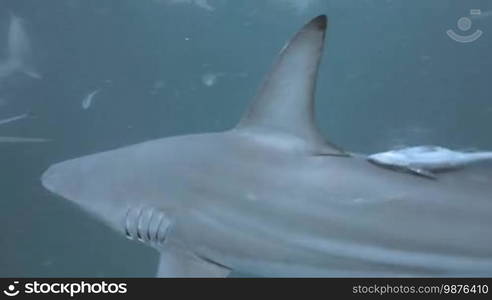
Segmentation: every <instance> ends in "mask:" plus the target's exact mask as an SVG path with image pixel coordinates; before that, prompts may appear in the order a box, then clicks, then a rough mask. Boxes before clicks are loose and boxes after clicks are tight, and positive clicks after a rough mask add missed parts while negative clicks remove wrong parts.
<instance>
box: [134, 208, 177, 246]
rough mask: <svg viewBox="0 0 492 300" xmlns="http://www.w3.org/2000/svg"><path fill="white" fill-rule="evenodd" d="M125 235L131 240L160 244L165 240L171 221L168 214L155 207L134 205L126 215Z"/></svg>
mask: <svg viewBox="0 0 492 300" xmlns="http://www.w3.org/2000/svg"><path fill="white" fill-rule="evenodd" d="M124 224H125V226H124V227H125V235H126V237H127V238H128V239H130V240H135V239H136V240H138V241H140V242H142V243H149V244H151V245H154V246H158V245H159V244H161V243H162V242H164V240H165V237H166V232H167V227H168V226H169V222H167V218H166V215H165V214H164V213H163V212H162V211H160V210H158V209H155V208H145V207H144V208H142V207H133V208H130V209H128V211H127V213H126V216H125V223H124Z"/></svg>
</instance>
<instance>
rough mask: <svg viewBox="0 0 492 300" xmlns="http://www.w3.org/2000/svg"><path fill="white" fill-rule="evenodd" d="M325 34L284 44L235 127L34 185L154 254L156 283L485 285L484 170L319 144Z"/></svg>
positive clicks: (152, 146)
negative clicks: (409, 280)
mask: <svg viewBox="0 0 492 300" xmlns="http://www.w3.org/2000/svg"><path fill="white" fill-rule="evenodd" d="M327 24H328V20H327V17H326V15H320V16H318V17H315V18H314V19H312V20H311V21H309V22H308V23H306V24H305V25H304V26H303V27H302V28H301V29H300V30H299V31H298V32H297V33H296V34H295V35H294V36H293V37H292V38H291V39H290V40H289V41H288V43H287V44H286V45H285V46H284V47H283V48H282V50H281V52H280V54H279V55H278V58H277V59H276V61H275V63H274V64H273V66H272V68H271V70H270V72H269V73H268V75H267V76H266V78H265V79H264V80H263V83H262V84H261V86H260V88H259V90H258V91H257V94H256V96H255V97H254V98H253V100H252V101H251V104H250V105H249V107H248V108H247V109H246V110H245V113H244V115H243V117H242V118H241V120H240V121H239V123H238V124H237V125H236V126H235V127H233V128H231V129H228V130H225V131H221V132H209V133H200V134H188V135H181V136H172V137H164V138H160V139H156V140H150V141H145V142H142V143H139V144H135V145H129V146H125V147H122V148H118V149H115V150H108V151H104V152H100V153H95V154H89V155H87V156H83V157H79V158H74V159H70V160H67V161H63V162H60V163H55V164H54V165H52V166H50V167H49V168H48V169H47V170H46V171H45V172H44V173H43V174H42V175H41V182H42V185H43V186H44V187H45V188H46V189H47V190H48V191H50V192H51V193H53V194H55V195H57V196H58V197H61V198H63V199H67V200H68V201H69V202H70V203H73V204H74V205H76V207H78V208H79V209H80V210H81V211H83V212H84V213H85V214H86V215H87V217H88V218H92V220H94V222H100V223H101V225H102V224H104V225H105V226H109V227H110V228H112V229H113V230H114V232H115V233H116V234H119V235H121V236H122V237H124V236H126V237H127V238H129V239H131V240H134V241H135V242H137V243H142V244H144V245H147V246H149V247H152V248H154V249H155V250H156V251H157V252H158V255H159V263H158V265H157V272H156V276H158V277H227V276H229V275H230V273H231V272H238V273H243V274H254V275H255V276H260V277H290V276H292V277H301V276H309V277H311V276H313V277H318V276H319V277H324V276H344V277H345V276H355V277H357V276H378V277H379V276H490V275H492V235H491V234H490V229H491V228H492V184H491V183H492V166H491V165H490V164H477V165H474V166H472V167H470V168H466V169H462V170H458V171H455V172H449V173H444V174H442V176H441V177H440V180H438V181H434V180H428V179H426V178H422V177H421V176H415V175H412V174H408V173H403V172H395V171H393V170H389V169H387V168H382V167H380V166H377V165H374V164H372V163H370V162H369V161H367V159H362V158H359V157H357V156H354V155H350V154H349V153H348V152H347V151H345V150H343V149H341V148H340V147H339V146H336V145H335V144H334V143H331V142H329V140H328V139H327V138H326V137H325V135H324V134H322V132H321V130H320V129H319V127H318V125H317V123H316V120H315V101H314V99H315V97H314V96H315V90H316V81H317V75H318V69H319V64H320V60H321V56H322V53H323V51H324V50H323V49H324V44H325V35H326V31H327V28H328V25H327Z"/></svg>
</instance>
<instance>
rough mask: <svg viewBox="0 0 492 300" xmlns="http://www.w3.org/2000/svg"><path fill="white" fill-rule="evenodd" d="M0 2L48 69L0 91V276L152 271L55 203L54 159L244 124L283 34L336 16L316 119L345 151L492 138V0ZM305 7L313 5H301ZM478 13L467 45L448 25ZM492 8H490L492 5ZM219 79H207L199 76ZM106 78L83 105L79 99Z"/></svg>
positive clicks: (0, 10) (134, 248)
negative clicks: (47, 181)
mask: <svg viewBox="0 0 492 300" xmlns="http://www.w3.org/2000/svg"><path fill="white" fill-rule="evenodd" d="M205 2H206V3H208V4H209V5H210V6H211V8H210V7H208V8H207V7H202V6H200V5H199V4H200V3H203V2H200V1H192V0H190V1H182V3H180V2H179V1H176V0H174V1H172V0H154V1H152V0H46V1H35V0H0V51H1V52H0V54H2V57H3V55H4V54H5V53H4V51H3V50H4V49H5V47H6V36H7V27H8V20H9V12H13V13H14V14H16V15H18V16H20V17H22V18H23V19H24V20H25V27H26V30H27V32H28V34H29V37H30V40H31V43H32V49H33V55H34V57H33V63H34V65H35V67H36V69H37V70H38V71H39V73H40V74H41V75H42V79H40V80H37V79H33V78H29V77H27V76H24V75H22V74H15V75H13V76H11V77H9V78H7V79H6V80H5V81H4V82H3V84H2V85H1V87H0V100H1V101H0V119H3V118H8V117H11V116H14V115H18V114H22V113H25V112H29V113H30V117H29V118H28V119H24V120H20V121H18V122H15V123H11V124H6V125H2V126H1V127H0V136H26V137H43V138H49V139H52V140H53V141H52V142H49V143H39V144H36V143H33V144H8V143H0V151H1V153H0V154H1V155H0V228H1V231H2V232H1V234H0V276H152V275H153V273H154V268H155V263H156V261H157V255H156V253H154V251H153V250H151V249H149V248H146V247H144V246H142V245H139V244H136V243H134V242H131V241H127V240H126V239H124V238H123V237H120V236H118V235H116V234H114V233H113V232H112V231H110V230H109V229H107V228H106V227H105V226H104V225H102V224H101V223H99V222H96V221H94V220H93V219H91V218H89V217H88V216H87V215H85V214H83V213H82V212H81V211H79V210H78V209H77V208H76V207H75V206H73V205H72V204H71V203H69V202H68V201H64V200H62V199H58V198H55V197H54V196H53V195H51V194H49V193H48V192H46V191H45V190H44V189H43V188H42V186H41V185H40V180H39V177H40V174H41V173H42V172H43V171H44V170H45V169H46V168H47V167H48V166H49V165H51V164H53V163H55V162H59V161H62V160H65V159H68V158H73V157H78V156H82V155H85V154H89V153H95V152H100V151H103V150H108V149H114V148H118V147H121V146H124V145H129V144H134V143H138V142H141V141H145V140H149V139H154V138H159V137H164V136H171V135H179V134H185V133H195V132H206V131H218V130H223V129H228V128H230V127H232V126H234V125H235V123H236V122H237V120H238V119H239V117H240V115H241V113H242V111H243V110H244V109H245V107H246V106H247V103H248V101H249V99H250V98H251V97H252V96H253V95H254V92H255V90H256V88H257V86H258V85H259V83H260V81H261V78H262V77H263V76H264V74H265V72H267V70H268V68H269V66H270V65H271V63H272V61H273V59H274V57H275V55H276V53H277V52H278V51H279V49H280V48H281V47H282V45H283V44H284V42H285V41H286V40H287V39H288V38H289V37H290V36H291V35H292V34H293V33H294V32H295V31H296V30H297V29H298V28H299V27H300V26H301V25H302V24H303V23H305V22H306V21H307V20H309V19H310V18H312V17H314V16H316V15H319V14H322V13H324V14H327V15H328V16H329V19H330V21H329V31H328V39H327V45H326V50H325V55H324V58H323V59H324V60H323V64H322V67H321V72H320V78H319V81H318V92H317V118H318V121H319V124H320V127H321V128H322V130H323V131H324V132H325V133H326V134H327V136H329V137H330V139H331V140H332V141H333V142H334V143H336V144H338V145H340V146H342V147H343V148H345V149H347V150H349V151H354V152H375V151H380V150H385V149H389V148H391V147H395V146H398V145H416V144H438V145H442V146H445V147H449V148H454V149H470V148H474V149H492V137H491V134H490V129H491V128H492V99H491V85H490V83H489V80H490V78H492V54H491V52H490V49H491V46H492V16H490V12H489V11H490V10H491V9H492V4H491V3H490V1H486V0H482V1H479V0H473V1H462V0H436V1H428V0H418V1H405V0H393V1H390V0H387V1H386V0H365V1H363V0H331V1H330V0H311V1H308V2H305V1H303V0H297V1H291V2H293V3H298V7H296V6H292V5H291V4H289V1H281V0H257V1H253V0H242V1H241V0H215V1H214V0H209V1H205ZM299 3H301V4H305V6H304V7H303V6H302V5H300V4H299ZM470 9H481V10H482V13H483V14H482V16H481V17H477V18H472V20H473V25H472V28H471V29H470V32H473V31H475V30H478V29H480V30H482V31H483V35H482V36H481V37H480V38H479V39H478V40H476V41H474V42H471V43H458V42H456V41H454V40H452V39H450V38H449V37H448V36H447V35H446V30H448V29H454V30H455V31H456V32H459V29H457V24H456V22H457V20H458V19H459V18H460V17H463V16H469V13H470ZM487 12H489V15H487ZM207 74H215V75H216V78H215V79H216V81H215V82H212V84H211V85H207V82H206V81H204V80H203V79H204V78H203V76H205V75H207ZM95 89H101V91H100V93H99V94H98V95H97V96H96V97H95V100H94V102H93V105H92V106H91V107H90V108H89V109H87V110H84V109H82V107H81V102H82V99H83V98H84V97H85V96H86V95H87V94H88V93H89V92H91V91H93V90H95Z"/></svg>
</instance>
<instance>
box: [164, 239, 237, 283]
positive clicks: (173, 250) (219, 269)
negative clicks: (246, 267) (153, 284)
mask: <svg viewBox="0 0 492 300" xmlns="http://www.w3.org/2000/svg"><path fill="white" fill-rule="evenodd" d="M230 272H231V270H230V269H228V268H226V267H224V266H222V265H219V264H217V263H215V262H213V261H210V260H208V259H205V258H202V257H199V256H197V255H195V254H193V253H191V252H189V251H187V250H184V249H182V248H181V247H177V246H174V245H169V244H168V245H165V246H164V247H163V248H162V250H161V256H160V260H159V266H158V268H157V274H156V277H227V276H228V275H229V273H230Z"/></svg>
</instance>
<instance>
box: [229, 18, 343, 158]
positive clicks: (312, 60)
mask: <svg viewBox="0 0 492 300" xmlns="http://www.w3.org/2000/svg"><path fill="white" fill-rule="evenodd" d="M326 26H327V18H326V16H325V15H321V16H318V17H316V18H314V19H312V20H311V21H310V22H309V23H307V24H306V25H304V27H303V28H302V29H301V30H300V31H299V32H298V33H297V34H296V35H295V36H294V37H293V38H292V39H291V40H290V41H289V42H288V43H287V44H286V45H285V47H284V48H283V49H282V51H281V52H280V55H279V57H278V59H277V61H276V63H275V64H274V66H273V69H272V70H271V72H270V74H268V76H267V77H266V79H265V80H264V82H263V84H262V86H261V88H260V90H259V92H258V94H257V95H256V98H255V99H254V100H253V103H252V104H251V106H250V107H249V108H248V110H247V111H246V113H245V115H244V116H243V118H242V120H241V121H240V122H239V124H238V126H237V127H236V129H237V130H244V131H249V132H251V133H253V134H254V133H261V134H266V135H268V134H269V133H273V134H275V133H281V134H282V136H287V137H288V136H291V137H293V140H302V141H303V144H304V148H305V149H306V150H307V151H308V152H309V153H311V154H320V155H345V153H344V152H343V151H341V150H340V149H338V148H337V147H336V146H334V145H331V144H329V143H328V142H327V141H326V139H325V138H324V137H323V135H322V134H321V132H320V131H319V129H318V127H317V125H316V121H315V112H314V93H315V88H316V78H317V75H318V67H319V63H320V60H321V54H322V52H323V45H324V39H325V32H326Z"/></svg>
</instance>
